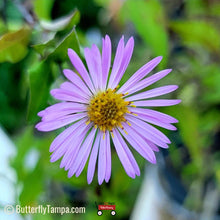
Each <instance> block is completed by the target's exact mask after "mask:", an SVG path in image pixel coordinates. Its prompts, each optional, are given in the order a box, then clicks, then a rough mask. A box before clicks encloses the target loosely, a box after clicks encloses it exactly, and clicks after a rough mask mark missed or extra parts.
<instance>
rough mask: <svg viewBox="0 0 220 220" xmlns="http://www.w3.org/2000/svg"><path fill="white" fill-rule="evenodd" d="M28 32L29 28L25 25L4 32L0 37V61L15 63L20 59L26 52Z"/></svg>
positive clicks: (29, 32)
mask: <svg viewBox="0 0 220 220" xmlns="http://www.w3.org/2000/svg"><path fill="white" fill-rule="evenodd" d="M30 34H31V30H30V29H29V28H27V27H24V28H22V29H20V30H18V31H16V32H12V33H6V34H4V35H3V36H2V37H1V38H0V62H5V61H8V62H11V63H16V62H18V61H20V60H22V59H23V58H24V57H25V56H26V54H27V52H28V48H27V45H28V43H29V38H30Z"/></svg>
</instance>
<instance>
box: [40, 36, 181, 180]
mask: <svg viewBox="0 0 220 220" xmlns="http://www.w3.org/2000/svg"><path fill="white" fill-rule="evenodd" d="M133 48H134V39H133V37H131V38H130V39H129V40H128V42H127V44H126V45H125V44H124V37H122V38H121V39H120V41H119V43H118V46H117V50H116V55H115V59H114V62H113V66H112V68H111V69H110V66H111V41H110V38H109V37H108V36H106V37H105V39H103V41H102V54H101V53H100V51H99V49H98V47H97V46H96V45H93V46H92V48H91V49H90V48H85V50H84V54H85V60H86V64H87V67H88V69H86V67H85V66H84V64H83V62H82V61H81V59H80V58H79V56H78V55H77V54H76V53H75V52H74V51H73V50H72V49H69V50H68V55H69V58H70V60H71V62H72V64H73V66H74V67H75V69H76V71H77V73H79V75H80V76H79V75H78V74H77V73H76V72H74V71H72V70H69V69H65V70H64V71H63V72H64V75H65V76H66V78H67V79H68V80H69V81H67V82H64V83H62V84H61V86H60V88H59V89H53V90H52V91H51V95H52V96H53V97H54V98H56V99H58V100H61V101H62V102H61V103H57V104H54V105H52V106H50V107H48V108H46V109H45V110H43V111H41V112H39V113H38V115H39V116H40V117H42V121H41V122H39V123H38V124H37V125H36V128H37V129H38V130H40V131H52V130H55V129H58V128H61V127H63V126H66V125H70V126H69V127H68V128H66V129H65V130H64V131H63V132H62V133H61V134H59V135H58V136H57V137H56V138H55V139H54V141H53V142H52V144H51V146H50V152H53V153H52V155H51V162H54V161H56V160H58V159H60V158H61V157H62V160H61V164H60V167H61V168H65V170H68V177H72V176H73V175H74V174H75V176H76V177H78V176H79V175H80V174H81V172H82V170H83V169H84V167H85V164H86V162H87V160H88V170H87V181H88V183H89V184H90V183H91V182H92V180H93V176H94V173H95V167H96V163H97V166H98V182H99V184H102V182H103V181H104V180H105V181H106V182H108V181H109V179H110V176H111V150H112V149H111V146H110V139H112V142H113V144H114V148H115V150H116V152H117V154H118V157H119V159H120V161H121V163H122V165H123V167H124V169H125V172H126V173H127V174H128V176H130V177H131V178H135V176H136V175H137V176H139V175H140V169H139V167H138V164H137V162H136V160H135V158H134V156H133V154H132V152H131V150H130V147H129V146H128V143H129V144H130V145H131V146H132V147H133V148H134V149H135V150H136V151H137V152H138V153H139V154H140V155H141V156H143V157H144V158H145V159H146V160H148V161H149V162H151V163H156V157H155V154H154V151H159V149H158V147H162V148H168V144H170V143H171V142H170V140H169V139H168V138H167V137H166V136H165V135H164V134H163V133H162V132H161V131H159V130H158V129H156V128H155V127H153V126H152V125H157V126H160V127H163V128H166V129H169V130H176V127H174V126H173V125H172V123H176V122H178V121H177V120H176V119H175V118H173V117H171V116H169V115H167V114H164V113H160V112H158V111H155V110H151V109H149V107H157V106H171V105H176V104H178V103H179V102H180V100H173V99H172V100H170V99H151V98H154V97H157V96H161V95H164V94H167V93H170V92H173V91H174V90H176V89H177V88H178V86H176V85H168V86H162V87H158V88H155V89H150V90H147V91H143V89H144V88H146V87H147V86H150V85H151V84H153V83H155V82H157V81H158V80H160V79H161V78H163V77H165V76H166V75H167V74H169V73H170V72H171V69H166V70H162V71H160V72H158V73H156V74H153V75H151V76H149V77H146V76H147V74H149V73H150V71H152V70H153V69H154V68H155V67H156V66H157V65H158V64H159V63H160V61H161V59H162V57H161V56H159V57H156V58H154V59H153V60H151V61H150V62H148V63H146V64H145V65H144V66H143V67H141V68H140V69H139V70H137V71H136V72H135V73H134V74H133V75H132V76H131V77H130V78H129V79H128V80H127V82H125V83H124V84H123V85H122V86H121V87H120V88H119V86H118V85H119V82H120V80H121V78H122V76H123V74H124V72H125V70H126V68H127V66H128V64H129V62H130V59H131V56H132V53H133ZM88 158H89V159H88Z"/></svg>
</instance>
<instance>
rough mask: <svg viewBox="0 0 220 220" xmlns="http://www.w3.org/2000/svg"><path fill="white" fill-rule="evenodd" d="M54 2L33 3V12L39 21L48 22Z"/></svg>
mask: <svg viewBox="0 0 220 220" xmlns="http://www.w3.org/2000/svg"><path fill="white" fill-rule="evenodd" d="M53 3H54V0H46V1H45V0H35V1H33V5H34V11H35V13H36V15H37V17H38V18H39V19H44V20H50V19H51V16H50V14H51V9H52V7H53Z"/></svg>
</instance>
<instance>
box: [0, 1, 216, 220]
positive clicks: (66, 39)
mask: <svg viewBox="0 0 220 220" xmlns="http://www.w3.org/2000/svg"><path fill="white" fill-rule="evenodd" d="M219 9H220V4H219V2H218V1H206V0H187V1H165V0H139V1H134V0H127V1H124V2H122V1H116V0H113V1H110V0H109V1H103V0H95V1H92V0H89V1H86V0H83V1H77V0H74V1H72V0H63V1H59V0H47V1H43V0H35V1H30V0H26V1H22V0H13V1H4V4H3V3H1V4H0V12H1V17H0V34H1V37H0V124H1V126H3V127H4V128H5V129H6V130H7V132H8V133H9V135H10V136H11V137H12V138H13V140H14V142H15V144H16V146H17V155H16V157H15V158H14V159H13V161H12V163H11V166H12V167H13V168H14V170H15V171H16V174H17V179H18V182H17V186H21V191H20V192H19V195H18V198H16V199H17V200H19V203H20V204H21V205H37V204H52V205H58V204H60V205H61V206H64V204H66V205H67V206H84V205H85V206H86V207H87V211H86V214H85V215H83V214H82V215H74V219H93V218H94V219H95V218H96V217H97V214H96V211H97V210H96V206H95V201H97V202H115V203H116V207H117V215H116V216H115V217H114V219H127V218H128V217H129V216H130V214H131V211H132V208H133V206H134V202H135V199H136V196H137V193H138V191H139V189H140V186H141V182H142V178H143V174H142V176H141V177H139V178H136V179H135V180H132V179H130V178H128V177H127V175H126V174H125V172H124V171H123V168H122V166H121V164H120V161H119V159H118V158H117V156H116V154H115V152H113V155H112V161H113V163H112V166H113V167H112V178H111V181H110V183H109V184H103V185H102V186H98V184H97V181H96V176H95V178H94V181H93V183H92V184H91V185H90V186H88V185H87V182H86V170H84V171H83V173H82V175H81V176H80V177H79V178H75V177H73V178H71V179H68V178H67V173H66V172H65V171H64V170H62V169H60V168H59V161H58V162H56V163H50V162H49V158H50V154H49V146H50V143H51V142H52V140H53V139H54V137H55V136H56V135H58V134H59V133H60V132H61V129H60V130H58V131H55V132H50V134H42V133H39V132H37V131H36V130H35V129H34V124H35V123H36V122H37V121H38V120H39V117H38V116H37V112H39V111H40V110H42V109H44V108H45V107H46V106H48V105H50V104H52V103H54V102H55V100H53V99H52V98H51V96H50V95H49V91H50V89H51V88H54V87H56V86H58V85H59V82H62V81H63V80H64V77H63V75H62V69H63V68H67V67H71V65H70V62H69V60H68V57H67V48H72V49H74V50H75V51H76V52H77V53H78V54H79V56H81V58H82V59H83V55H82V54H81V53H80V51H81V48H83V47H84V46H88V45H89V39H88V38H89V37H93V36H92V35H89V33H91V30H92V31H94V29H95V30H97V29H98V30H99V31H98V32H95V33H96V35H98V34H99V33H101V34H102V35H103V36H104V35H105V34H106V33H107V34H109V35H110V36H111V38H112V40H113V42H116V41H117V40H118V39H119V37H120V36H121V35H122V34H125V38H126V39H127V38H128V37H129V36H131V35H133V36H134V37H135V49H134V55H133V58H132V61H131V63H130V65H129V67H128V70H127V72H126V75H125V76H124V77H123V81H125V80H126V79H128V78H129V77H130V76H131V74H132V73H133V72H135V71H136V70H137V69H138V68H139V67H140V66H141V65H143V64H144V63H145V62H146V61H148V60H149V59H150V58H151V57H154V56H157V55H163V56H164V59H163V63H162V66H159V69H161V68H173V72H172V73H171V74H170V75H169V76H167V77H166V78H165V79H163V80H162V81H161V82H158V83H157V84H156V85H155V87H156V86H157V85H161V84H163V85H164V84H178V85H179V87H180V88H179V90H178V91H177V92H176V93H175V94H174V95H171V96H170V97H171V98H176V97H177V98H181V99H182V104H181V105H179V106H175V107H172V108H163V109H161V111H162V112H166V113H168V114H170V115H172V116H174V117H176V118H177V119H179V124H178V125H177V127H178V131H177V132H176V133H174V134H175V135H174V137H173V136H172V133H173V132H172V133H170V132H167V131H166V134H167V135H168V136H170V137H171V138H172V137H173V140H172V144H171V146H170V151H169V155H168V156H167V157H165V162H169V163H170V164H171V165H172V169H174V170H175V171H176V173H178V174H179V178H180V179H181V181H182V182H183V183H184V185H185V186H186V188H187V190H188V196H187V199H186V200H185V205H186V206H187V208H189V209H194V210H196V211H201V210H202V207H203V195H204V194H206V190H207V185H209V180H210V182H211V183H213V185H214V188H217V189H220V163H219V159H220V154H219V142H218V141H219V135H220V111H219V107H220V64H219V60H220V38H219V35H220V25H219V24H220V10H219ZM96 38H97V39H98V38H99V36H96ZM100 44H101V42H100ZM115 47H116V45H115V43H113V48H114V49H115ZM113 51H114V50H113ZM157 70H158V69H157ZM32 150H34V152H38V154H39V156H38V157H37V159H36V164H35V166H34V167H33V169H29V167H27V165H26V163H25V161H26V159H27V158H28V157H29V154H30V152H31V151H32ZM183 150H184V151H183ZM134 154H135V157H136V158H137V161H138V164H139V165H140V167H141V171H142V173H144V172H143V171H144V167H145V161H144V160H143V159H142V158H141V157H140V156H139V155H137V154H136V153H135V152H134ZM184 157H187V158H188V159H187V161H185V160H184V159H183V158H184ZM207 182H208V183H207ZM195 186H196V187H195ZM67 189H68V190H67ZM77 193H78V194H79V196H77ZM103 217H104V218H105V219H110V218H111V216H110V214H109V213H107V212H106V213H104V214H103ZM100 218H101V217H100ZM33 219H37V220H39V219H67V220H68V219H73V217H72V216H70V215H66V216H62V217H60V216H56V215H51V216H50V215H45V216H40V215H35V216H33Z"/></svg>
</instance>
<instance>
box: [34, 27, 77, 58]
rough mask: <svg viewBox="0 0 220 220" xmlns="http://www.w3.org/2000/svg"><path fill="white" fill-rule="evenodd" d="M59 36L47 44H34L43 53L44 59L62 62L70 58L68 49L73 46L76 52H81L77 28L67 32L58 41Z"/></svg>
mask: <svg viewBox="0 0 220 220" xmlns="http://www.w3.org/2000/svg"><path fill="white" fill-rule="evenodd" d="M57 41H58V40H57V37H56V36H55V38H54V39H52V40H50V41H48V42H47V43H45V44H38V45H34V46H33V47H34V49H35V50H36V51H37V52H38V53H40V54H41V56H42V58H43V59H52V60H55V61H58V62H62V61H65V60H67V59H68V56H67V49H68V48H72V49H73V50H75V51H76V53H79V52H80V48H79V42H78V37H77V33H76V30H75V28H72V30H71V31H70V32H69V33H68V34H66V35H65V36H64V37H63V38H62V39H61V40H59V42H58V43H57Z"/></svg>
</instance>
